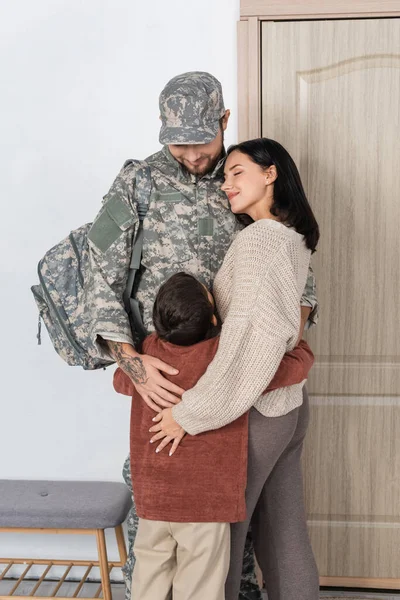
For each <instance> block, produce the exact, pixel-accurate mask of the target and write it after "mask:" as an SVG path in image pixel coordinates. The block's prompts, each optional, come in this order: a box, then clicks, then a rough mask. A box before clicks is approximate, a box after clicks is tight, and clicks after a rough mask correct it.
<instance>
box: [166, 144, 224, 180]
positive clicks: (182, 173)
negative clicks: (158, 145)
mask: <svg viewBox="0 0 400 600" xmlns="http://www.w3.org/2000/svg"><path fill="white" fill-rule="evenodd" d="M162 151H163V153H164V154H165V156H166V158H167V160H168V162H169V163H171V164H173V165H174V166H175V168H176V169H177V172H178V179H179V180H180V181H183V182H184V183H188V182H189V183H197V182H198V181H201V179H214V178H220V177H221V178H222V175H223V171H222V166H223V164H224V162H225V160H226V150H225V147H224V146H223V147H222V152H221V156H220V158H219V160H218V162H217V164H216V165H215V167H214V169H213V170H212V171H210V172H209V173H206V174H205V175H203V176H202V177H200V179H198V178H197V177H196V175H192V173H189V171H187V170H186V169H185V168H184V167H183V166H182V165H181V163H180V162H179V161H177V160H176V158H174V157H173V156H172V154H171V151H170V149H169V148H168V146H164V147H163V149H162Z"/></svg>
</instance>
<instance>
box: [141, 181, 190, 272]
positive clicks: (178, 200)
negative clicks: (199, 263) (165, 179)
mask: <svg viewBox="0 0 400 600" xmlns="http://www.w3.org/2000/svg"><path fill="white" fill-rule="evenodd" d="M193 210H195V207H192V206H190V204H189V203H188V201H187V200H186V199H185V198H184V196H183V195H182V194H181V193H180V192H176V191H174V192H168V193H167V192H165V193H160V192H158V191H155V192H154V193H153V195H152V198H151V202H150V208H149V211H148V213H147V216H146V218H145V220H144V224H143V229H144V236H143V258H142V264H143V265H144V266H145V267H150V268H153V269H154V268H158V267H159V268H163V269H164V268H165V267H166V266H167V265H172V264H174V265H179V264H182V263H185V262H187V261H188V260H190V259H191V258H193V252H192V249H191V244H190V231H189V227H190V223H191V218H190V217H191V212H192V211H193Z"/></svg>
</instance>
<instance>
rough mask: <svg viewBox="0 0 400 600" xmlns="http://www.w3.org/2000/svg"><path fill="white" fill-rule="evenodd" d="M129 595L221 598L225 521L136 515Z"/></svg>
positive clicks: (137, 599) (139, 599)
mask: <svg viewBox="0 0 400 600" xmlns="http://www.w3.org/2000/svg"><path fill="white" fill-rule="evenodd" d="M134 553H135V558H136V563H135V567H134V569H133V577H132V600H171V598H173V600H189V599H190V600H225V580H226V577H227V574H228V569H229V555H230V525H229V523H169V522H166V521H148V520H146V519H139V528H138V532H137V535H136V540H135V546H134Z"/></svg>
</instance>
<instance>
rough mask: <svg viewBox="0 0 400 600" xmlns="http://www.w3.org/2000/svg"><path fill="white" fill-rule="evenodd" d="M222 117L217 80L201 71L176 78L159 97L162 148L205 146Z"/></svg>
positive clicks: (214, 135)
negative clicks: (178, 145) (168, 145)
mask: <svg viewBox="0 0 400 600" xmlns="http://www.w3.org/2000/svg"><path fill="white" fill-rule="evenodd" d="M224 114H225V107H224V99H223V97H222V87H221V84H220V82H219V81H218V79H216V78H215V77H213V76H212V75H210V73H204V72H202V71H191V72H189V73H183V74H182V75H177V76H176V77H174V78H173V79H171V81H169V82H168V83H167V85H166V86H165V88H164V89H163V91H162V92H161V94H160V115H161V121H162V126H161V131H160V143H161V144H208V143H209V142H212V140H213V139H215V138H216V136H217V135H218V129H219V120H220V119H221V117H222V116H223V115H224Z"/></svg>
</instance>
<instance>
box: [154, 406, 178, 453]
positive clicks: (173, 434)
mask: <svg viewBox="0 0 400 600" xmlns="http://www.w3.org/2000/svg"><path fill="white" fill-rule="evenodd" d="M153 421H154V422H155V423H157V425H153V427H151V428H150V430H149V431H150V433H155V432H158V433H156V435H154V436H153V437H152V438H151V440H150V444H153V443H154V442H157V441H158V440H162V442H161V444H160V445H159V446H158V447H157V449H156V452H161V450H163V449H164V448H165V446H168V444H169V443H171V442H172V448H171V450H170V452H169V455H170V456H172V455H173V454H174V453H175V451H176V449H177V448H178V446H179V444H180V442H181V440H182V439H183V438H184V437H185V435H186V431H185V430H184V429H182V427H181V426H180V425H178V423H177V422H176V421H175V420H174V418H173V416H172V408H167V409H165V410H163V411H162V412H160V413H159V414H158V415H157V416H156V417H154V419H153Z"/></svg>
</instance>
